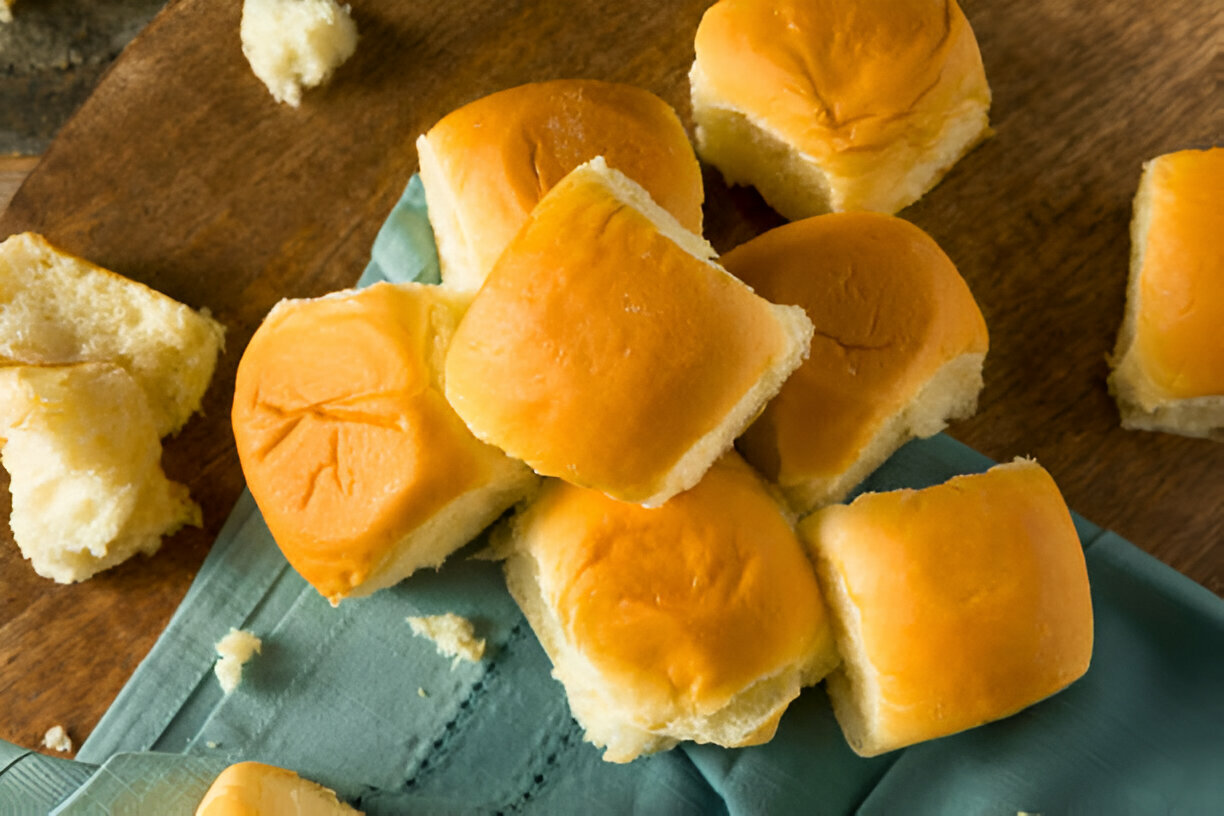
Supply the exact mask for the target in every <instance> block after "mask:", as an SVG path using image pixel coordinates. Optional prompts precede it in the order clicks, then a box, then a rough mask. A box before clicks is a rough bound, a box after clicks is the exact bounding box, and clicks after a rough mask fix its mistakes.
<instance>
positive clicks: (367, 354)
mask: <svg viewBox="0 0 1224 816" xmlns="http://www.w3.org/2000/svg"><path fill="white" fill-rule="evenodd" d="M459 309H460V306H459V304H458V302H457V301H455V300H453V296H452V295H450V294H449V293H447V292H445V291H443V290H441V289H440V288H439V287H430V286H421V285H417V284H407V285H402V286H400V285H393V284H386V283H383V284H376V285H374V286H371V287H370V288H368V289H364V290H361V291H357V292H341V293H337V294H335V295H330V296H327V297H324V298H319V299H316V300H300V301H282V302H281V303H280V304H278V305H277V306H276V307H275V308H274V309H273V310H272V312H271V313H270V314H269V315H268V317H267V319H266V320H265V321H264V323H263V325H262V326H260V328H259V330H258V331H257V332H256V333H255V336H254V337H252V338H251V342H250V344H249V345H248V346H247V350H246V352H245V353H244V354H243V357H242V361H241V362H240V364H239V367H238V376H237V383H236V386H235V393H234V408H233V425H234V438H235V441H236V442H237V445H238V454H239V458H240V459H241V462H242V469H243V473H244V474H245V476H246V479H247V484H248V486H249V487H250V489H251V493H252V495H253V496H254V497H255V501H256V502H257V503H258V505H259V508H260V511H261V512H262V514H263V517H264V520H265V521H266V522H267V524H268V529H269V530H270V531H271V532H272V535H273V537H274V538H275V539H276V543H277V544H278V545H279V546H280V548H281V550H282V551H283V552H284V554H285V557H286V558H287V559H288V560H289V563H290V564H292V565H293V567H294V568H295V569H296V570H297V571H298V572H299V573H301V575H302V577H304V578H305V579H306V580H307V581H309V582H310V583H311V584H312V585H313V586H314V587H315V588H316V589H318V590H319V592H320V593H321V594H322V595H324V596H325V597H327V598H329V599H330V600H332V601H333V603H334V602H337V601H339V600H340V599H341V598H344V597H347V596H350V595H359V594H366V592H368V591H371V589H372V588H380V587H381V586H383V585H386V582H387V581H388V580H392V579H398V578H402V577H404V576H403V575H393V576H386V575H380V571H385V569H387V568H391V569H392V570H393V571H394V572H397V573H398V572H402V571H403V570H402V568H403V567H404V565H405V563H410V562H411V561H412V560H413V559H409V562H405V561H404V560H403V558H402V556H404V553H405V551H409V552H410V551H412V550H414V549H416V550H418V551H419V553H420V558H419V559H417V560H419V562H420V563H417V564H415V566H437V564H439V563H441V561H442V559H443V558H444V557H445V556H446V555H447V554H449V552H451V551H452V550H454V549H457V548H458V547H459V546H461V545H462V544H464V543H466V542H467V540H468V539H469V538H471V537H472V536H473V535H475V534H476V533H477V532H479V530H480V528H481V527H483V526H484V525H485V524H487V523H489V522H490V521H492V520H493V518H495V517H496V516H497V515H498V514H500V513H501V511H502V510H504V509H505V508H506V507H508V506H509V505H510V504H512V503H513V502H514V501H516V500H517V499H518V498H521V496H522V494H523V492H524V491H525V488H524V485H526V484H528V483H529V482H530V480H531V476H530V473H529V472H528V471H527V469H526V468H525V467H523V466H522V465H521V464H519V463H516V462H513V461H512V460H510V459H508V458H507V457H506V456H505V455H504V454H502V453H501V452H500V451H498V450H496V449H495V448H492V447H490V446H488V445H485V444H483V443H481V442H479V441H478V440H477V439H476V438H475V437H473V436H472V435H471V433H470V432H468V430H467V428H466V427H465V426H464V425H463V422H462V421H461V420H460V419H459V417H457V416H456V415H455V413H454V411H452V410H451V409H450V407H449V406H448V405H447V403H446V400H445V398H444V397H443V396H442V390H441V384H440V382H439V380H438V376H439V370H440V367H441V359H442V355H443V353H444V351H445V344H446V341H447V340H448V339H449V336H450V333H451V331H453V327H454V325H455V323H456V322H457V320H458V316H459ZM490 488H493V489H494V490H493V495H490V496H486V497H485V498H487V499H488V500H489V503H486V502H484V501H480V502H477V504H476V505H475V506H472V507H468V508H467V509H468V510H469V511H470V512H469V517H468V518H466V519H465V518H454V519H452V518H450V516H451V515H452V514H453V511H454V510H455V508H456V506H457V505H456V503H457V502H464V501H469V500H471V499H472V497H474V496H480V495H481V493H482V491H487V490H488V489H490ZM503 488H504V495H503V493H502V492H501V491H502V490H503ZM438 519H446V523H444V524H442V525H441V526H440V528H439V525H438V524H437V523H435V522H436V521H437V520H438ZM473 526H474V527H475V529H472V527H473ZM397 560H398V561H399V563H398V564H397V563H396V562H397ZM376 579H378V580H376ZM371 581H373V582H374V583H373V584H371V583H370V582H371Z"/></svg>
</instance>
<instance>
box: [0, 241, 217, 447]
mask: <svg viewBox="0 0 1224 816" xmlns="http://www.w3.org/2000/svg"><path fill="white" fill-rule="evenodd" d="M224 335H225V329H224V328H223V327H222V326H221V324H220V323H218V322H217V321H215V320H213V319H212V318H211V317H209V315H208V313H207V312H197V311H195V310H194V309H192V308H190V307H189V306H184V305H183V304H182V303H179V302H178V301H176V300H174V299H173V298H170V297H167V296H166V295H163V294H162V293H160V292H157V291H154V290H153V289H150V288H149V287H147V286H144V285H143V284H140V283H137V282H136V281H133V280H128V279H127V278H125V277H122V276H120V275H116V274H115V273H113V272H109V271H107V270H105V269H103V268H102V267H100V266H96V265H95V264H92V263H90V262H89V261H86V260H84V259H83V258H78V257H76V256H75V255H71V254H69V253H67V252H64V251H62V250H60V249H56V248H55V247H54V246H52V245H51V244H50V243H48V242H47V240H46V239H45V238H43V237H42V236H41V235H37V234H35V233H31V232H27V233H22V234H20V235H14V236H12V237H10V238H9V239H8V240H6V241H5V242H4V243H2V244H0V365H12V364H29V365H49V364H59V363H78V362H84V361H89V360H93V361H108V362H114V363H117V364H119V365H120V366H122V367H123V368H124V369H126V370H127V371H128V373H130V374H131V375H132V377H133V379H135V381H136V383H137V385H139V386H140V388H141V389H142V390H143V391H144V393H145V396H146V397H147V398H148V401H149V408H150V409H151V410H152V411H153V421H154V425H155V427H156V429H157V435H158V437H162V436H165V435H166V434H168V433H172V432H174V431H177V430H178V429H179V428H181V427H182V426H183V425H184V423H186V422H187V419H188V417H190V416H191V415H192V414H193V413H195V412H196V411H197V410H199V407H200V401H201V400H202V399H203V397H204V391H205V390H206V389H207V388H208V383H209V381H210V380H211V379H212V375H213V369H214V367H215V366H216V362H217V354H218V353H219V352H220V351H221V348H222V345H223V341H224Z"/></svg>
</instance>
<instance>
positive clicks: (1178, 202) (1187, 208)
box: [1110, 147, 1224, 438]
mask: <svg viewBox="0 0 1224 816" xmlns="http://www.w3.org/2000/svg"><path fill="white" fill-rule="evenodd" d="M1221 202H1224V148H1219V147H1217V148H1212V149H1210V150H1182V151H1179V152H1177V153H1169V154H1167V155H1164V156H1159V157H1157V158H1155V159H1153V160H1152V161H1150V162H1148V163H1147V165H1145V168H1144V174H1143V178H1142V180H1141V181H1140V184H1139V190H1138V193H1137V194H1136V196H1135V217H1134V221H1133V223H1132V227H1131V247H1132V254H1131V274H1130V284H1129V287H1128V291H1127V305H1126V317H1125V319H1124V322H1123V325H1122V329H1121V332H1120V333H1119V335H1118V346H1117V349H1116V352H1115V357H1114V364H1115V366H1116V367H1115V370H1114V372H1113V374H1112V376H1111V377H1110V387H1111V389H1112V390H1113V392H1114V394H1115V396H1116V397H1117V399H1118V403H1119V406H1120V408H1121V411H1122V424H1123V426H1124V427H1128V428H1139V429H1146V430H1164V431H1171V432H1174V433H1181V434H1186V435H1190V436H1214V437H1216V438H1220V437H1222V436H1224V333H1221V330H1220V327H1221V326H1222V325H1224V243H1222V242H1221V240H1220V236H1221V234H1224V205H1222V203H1221Z"/></svg>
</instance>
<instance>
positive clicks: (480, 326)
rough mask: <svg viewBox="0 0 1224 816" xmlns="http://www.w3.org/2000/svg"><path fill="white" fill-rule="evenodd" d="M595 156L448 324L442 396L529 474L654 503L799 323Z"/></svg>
mask: <svg viewBox="0 0 1224 816" xmlns="http://www.w3.org/2000/svg"><path fill="white" fill-rule="evenodd" d="M713 254H714V252H713V250H712V249H711V248H710V246H709V244H707V243H706V242H705V241H704V240H703V239H702V238H701V237H700V236H698V235H695V234H693V233H690V232H688V231H686V230H685V229H684V228H683V227H681V226H680V224H679V223H677V222H676V220H675V219H674V218H672V217H671V216H670V215H668V214H667V213H666V212H665V211H664V210H663V209H662V208H660V207H659V206H657V205H656V204H655V203H654V202H652V201H651V200H650V197H649V195H647V193H646V191H645V190H643V189H642V188H641V187H640V186H638V185H637V184H635V183H634V182H632V181H631V180H629V179H628V178H626V177H625V176H624V175H623V174H621V173H619V172H617V171H616V170H614V169H612V168H610V167H608V165H607V164H605V163H604V162H603V160H602V159H596V160H593V161H591V162H589V163H588V164H585V165H583V166H582V167H579V168H578V169H577V170H575V171H574V172H573V173H571V174H570V175H568V176H567V177H566V178H565V179H564V180H563V181H562V182H561V183H560V184H558V185H557V186H556V187H554V188H553V189H552V190H551V191H549V193H548V195H547V196H545V197H544V199H543V200H541V201H540V203H539V205H537V207H536V208H535V210H533V211H532V214H531V217H530V218H529V219H528V221H527V223H526V224H524V226H523V229H522V230H520V231H519V233H518V235H516V236H515V238H514V240H513V241H511V243H510V245H509V246H507V247H506V251H505V252H503V253H502V255H501V257H500V258H499V259H498V262H497V264H496V266H494V268H493V272H492V273H491V274H490V275H489V278H488V280H487V281H485V285H484V287H483V288H482V289H481V290H480V292H479V293H478V294H477V295H476V298H475V300H474V301H473V302H472V305H471V308H469V309H468V311H467V313H466V314H465V315H464V317H463V322H462V323H460V324H459V328H458V330H457V331H456V332H455V338H454V341H453V342H452V343H451V346H450V351H449V352H448V353H447V357H446V396H447V399H449V400H450V403H451V405H453V406H454V408H455V411H456V412H457V413H458V414H459V416H461V417H463V420H464V421H465V422H466V423H467V424H468V427H469V428H471V429H472V431H473V432H474V433H475V434H476V435H477V436H478V437H480V438H481V439H484V440H485V441H486V442H489V443H490V444H493V445H497V446H498V447H499V448H501V449H502V450H505V451H506V452H508V453H509V454H510V455H511V456H514V457H516V458H519V459H522V460H523V461H524V462H526V463H527V464H529V465H530V466H531V467H532V468H534V469H535V470H536V472H537V473H540V474H542V475H545V476H556V477H559V478H562V479H565V480H566V481H569V482H572V483H574V484H576V485H580V486H582V487H590V488H593V489H596V490H601V491H603V492H604V493H607V494H608V495H609V496H612V497H614V498H618V499H621V500H623V501H632V502H638V503H642V504H646V505H651V506H653V505H658V504H661V503H663V502H664V501H666V500H667V499H668V498H670V497H671V496H674V495H675V494H676V493H679V492H680V491H681V490H685V489H687V488H689V487H692V486H693V485H694V484H696V483H697V481H698V480H699V479H700V478H701V474H703V473H704V472H705V471H706V469H707V468H708V467H709V466H710V465H711V464H712V463H713V462H714V460H715V459H717V458H718V456H719V455H720V454H722V453H723V452H724V451H726V450H727V449H728V448H729V447H731V444H732V442H733V440H734V438H735V437H736V436H737V435H738V434H739V433H740V432H741V431H742V430H743V429H744V428H745V427H746V426H747V424H748V423H749V422H750V421H751V420H752V418H753V417H754V416H755V415H756V414H757V412H758V411H760V409H761V407H762V406H763V405H764V404H765V402H766V401H767V400H768V399H769V398H770V397H771V396H773V395H774V394H775V393H777V391H778V388H780V387H781V385H782V382H783V380H785V379H786V377H787V376H788V375H789V374H790V373H791V372H792V371H794V369H795V368H796V367H797V366H798V365H799V363H800V361H801V360H802V359H803V356H804V355H805V354H806V352H807V346H808V343H809V341H810V339H811V323H810V322H809V321H808V319H807V318H806V317H805V316H804V314H803V310H802V309H800V308H798V307H795V306H776V305H774V304H772V303H769V302H767V301H765V300H763V299H761V298H760V297H758V296H756V295H755V294H753V293H752V290H751V289H749V288H748V287H747V286H745V285H744V284H743V283H742V282H740V281H739V280H737V279H735V278H734V277H733V276H731V275H729V274H727V273H726V271H724V270H723V269H722V268H721V267H719V266H718V265H717V264H715V263H713V262H712V261H711V260H710V258H711V257H712V256H713Z"/></svg>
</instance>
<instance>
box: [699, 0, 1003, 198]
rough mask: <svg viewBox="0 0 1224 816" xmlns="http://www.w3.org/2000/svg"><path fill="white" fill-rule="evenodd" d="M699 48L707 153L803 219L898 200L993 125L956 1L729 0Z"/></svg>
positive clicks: (706, 19) (929, 181) (922, 186)
mask: <svg viewBox="0 0 1224 816" xmlns="http://www.w3.org/2000/svg"><path fill="white" fill-rule="evenodd" d="M695 49H696V60H695V61H694V63H693V68H692V72H691V73H690V75H689V79H690V82H691V85H692V97H693V118H694V120H695V121H696V123H697V152H698V154H699V155H701V157H702V158H703V159H705V160H706V161H708V162H710V163H711V164H713V165H714V166H715V167H717V168H718V169H719V170H721V171H722V174H723V177H724V178H725V179H726V180H727V182H728V183H731V184H751V185H753V186H755V187H756V188H757V190H758V191H759V192H760V193H761V196H762V197H763V198H764V199H765V201H766V202H767V203H768V204H769V205H770V206H772V207H773V208H774V209H775V210H777V211H778V212H780V213H781V214H782V215H784V216H786V217H787V218H789V219H792V220H796V219H800V218H806V217H808V216H812V215H819V214H821V213H826V212H841V211H845V210H871V211H875V212H883V213H895V212H896V211H897V210H900V209H901V208H902V207H905V206H907V205H909V204H912V203H913V202H914V201H917V200H918V198H919V197H921V196H922V195H923V194H924V193H925V192H926V191H927V190H929V189H930V188H931V187H933V186H935V184H937V183H938V182H939V180H940V179H941V178H942V177H943V175H944V174H945V173H946V172H947V171H948V169H949V168H950V167H951V166H952V165H953V164H955V163H956V162H957V160H959V159H960V157H961V156H963V155H964V154H965V153H967V152H968V151H969V150H970V149H971V148H972V147H973V146H974V145H976V144H977V143H978V142H980V141H981V140H982V139H984V138H985V137H986V136H987V135H988V134H989V132H990V131H989V127H988V125H987V112H988V110H989V108H990V87H989V86H988V85H987V84H986V74H985V72H984V71H983V69H982V58H981V54H980V53H979V52H978V46H977V41H976V40H975V39H974V36H973V30H972V29H971V28H970V27H969V21H968V20H966V19H965V15H964V14H963V13H962V12H961V10H960V7H959V6H957V4H956V2H955V0H889V2H871V3H864V2H860V0H773V1H772V2H768V3H764V2H760V0H721V1H720V2H718V3H715V4H714V5H713V6H712V7H711V8H710V9H709V10H707V11H706V13H705V16H703V17H702V19H701V24H700V26H699V27H698V29H697V37H696V43H695Z"/></svg>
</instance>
